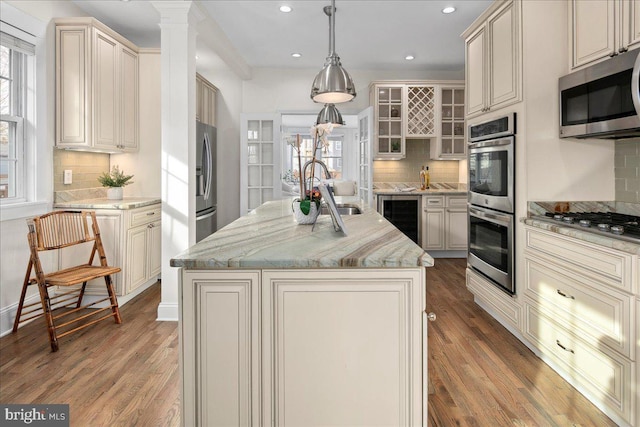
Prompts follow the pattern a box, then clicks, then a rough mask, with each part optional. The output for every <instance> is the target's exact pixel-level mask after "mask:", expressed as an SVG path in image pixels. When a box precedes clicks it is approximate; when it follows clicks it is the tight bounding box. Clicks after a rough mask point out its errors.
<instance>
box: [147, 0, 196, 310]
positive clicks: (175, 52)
mask: <svg viewBox="0 0 640 427" xmlns="http://www.w3.org/2000/svg"><path fill="white" fill-rule="evenodd" d="M152 4H153V6H154V7H155V8H156V9H157V10H158V11H159V12H160V29H161V54H160V62H161V111H162V113H161V117H162V123H161V127H162V157H161V161H162V165H161V180H162V297H161V301H160V305H159V306H158V320H178V269H177V268H174V267H171V266H170V265H169V261H170V260H171V258H173V257H174V256H175V255H177V254H179V253H180V252H182V251H184V250H185V249H187V248H188V247H189V246H191V245H193V244H194V243H195V197H193V196H192V195H195V174H194V173H192V172H193V171H194V170H195V162H196V158H195V138H196V133H195V132H196V82H195V78H196V59H195V56H196V23H197V22H198V20H200V19H202V15H201V14H200V13H199V11H198V10H197V7H196V6H195V5H194V4H193V2H191V1H155V2H152ZM140 78H142V79H144V76H142V75H141V76H140ZM141 108H144V105H142V106H141Z"/></svg>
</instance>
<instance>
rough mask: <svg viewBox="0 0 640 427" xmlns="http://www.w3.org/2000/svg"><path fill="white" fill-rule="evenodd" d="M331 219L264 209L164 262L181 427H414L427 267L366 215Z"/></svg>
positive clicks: (284, 207)
mask: <svg viewBox="0 0 640 427" xmlns="http://www.w3.org/2000/svg"><path fill="white" fill-rule="evenodd" d="M343 220H344V224H345V228H346V230H347V233H348V235H346V236H345V235H344V234H342V233H340V232H335V231H334V227H333V224H332V221H331V218H330V216H329V215H322V216H320V217H319V219H318V221H317V223H316V225H315V228H314V229H313V231H312V227H311V226H309V225H297V224H296V223H295V221H294V218H293V215H292V213H291V200H282V201H273V202H268V203H266V204H264V205H262V206H260V207H259V208H258V209H256V210H254V211H252V212H251V213H250V214H248V215H246V216H244V217H242V218H240V219H238V220H236V221H235V222H233V223H231V224H229V225H228V226H226V227H224V228H222V229H221V230H219V231H218V232H216V233H214V234H213V235H211V236H209V237H208V238H206V239H205V240H203V241H201V242H199V243H198V244H196V245H194V246H193V247H191V248H190V249H188V250H187V251H185V252H184V253H182V254H180V255H178V256H176V257H175V258H173V259H172V260H171V265H172V266H174V267H180V268H181V283H180V332H181V341H180V342H181V347H182V348H181V356H182V357H181V361H182V364H181V369H182V379H183V384H182V386H183V394H182V419H183V424H184V425H185V426H222V425H224V426H231V425H234V426H235V425H238V426H239V425H252V426H262V425H265V426H266V425H278V426H301V425H305V426H311V425H349V426H376V425H379V426H382V425H385V426H388V425H395V426H418V425H425V426H426V425H427V391H426V390H427V339H426V334H427V325H426V314H425V312H424V310H425V302H426V297H425V295H426V293H425V267H429V266H432V265H433V259H432V258H431V257H430V256H429V255H428V254H426V253H425V252H424V251H423V250H422V249H421V248H420V247H418V246H417V245H415V244H414V243H413V242H412V241H411V240H409V239H408V238H407V237H406V236H404V234H402V233H401V232H400V231H398V230H397V229H396V228H395V227H393V226H392V225H391V224H390V223H389V222H388V221H386V220H385V219H384V218H383V217H382V216H380V215H379V214H378V213H377V212H375V210H373V209H370V208H366V207H363V208H362V214H360V215H351V216H344V217H343Z"/></svg>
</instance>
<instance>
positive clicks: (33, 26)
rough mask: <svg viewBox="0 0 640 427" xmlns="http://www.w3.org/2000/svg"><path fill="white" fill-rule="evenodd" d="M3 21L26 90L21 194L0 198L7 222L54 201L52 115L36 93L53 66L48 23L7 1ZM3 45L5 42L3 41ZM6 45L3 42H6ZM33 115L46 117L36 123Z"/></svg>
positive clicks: (0, 26) (1, 6)
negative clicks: (20, 63)
mask: <svg viewBox="0 0 640 427" xmlns="http://www.w3.org/2000/svg"><path fill="white" fill-rule="evenodd" d="M0 12H1V13H2V21H0V31H1V32H3V33H4V34H6V35H8V36H9V38H11V37H13V38H15V39H17V40H18V42H17V44H16V45H15V46H16V50H17V51H21V52H23V53H24V57H25V61H24V67H23V71H24V73H23V74H22V79H23V81H22V89H23V90H24V91H25V92H24V93H23V95H24V98H23V99H24V104H23V105H21V108H22V111H23V120H22V141H23V150H21V155H22V158H21V160H22V167H23V169H22V175H21V179H20V180H19V181H21V183H20V185H21V186H22V187H21V190H22V197H20V198H17V197H16V198H11V199H8V198H2V199H0V221H1V222H4V221H10V220H15V219H21V218H26V217H30V216H35V215H41V214H43V213H45V212H47V211H50V210H51V208H52V200H53V180H52V175H51V174H52V172H53V153H52V147H53V145H52V140H51V137H50V135H51V133H50V129H51V127H50V125H49V121H48V120H46V117H48V116H49V115H50V114H53V112H52V110H51V108H50V106H49V103H47V102H45V100H44V99H42V100H41V101H39V100H38V99H37V98H36V93H42V94H43V96H45V98H46V96H48V93H49V91H48V90H47V87H49V86H50V84H51V79H50V73H49V72H48V71H49V70H50V69H51V67H52V66H53V64H52V62H51V60H50V59H49V55H48V52H49V50H50V48H49V44H48V43H47V40H50V38H49V35H48V26H47V23H44V22H42V21H39V20H37V19H36V18H34V17H32V16H30V15H28V14H26V13H24V12H22V11H21V10H19V9H16V8H15V7H13V6H11V5H9V4H7V3H6V2H1V3H0ZM3 44H4V43H3ZM5 45H6V44H5ZM36 117H41V118H45V119H43V120H40V121H39V124H38V125H37V126H36Z"/></svg>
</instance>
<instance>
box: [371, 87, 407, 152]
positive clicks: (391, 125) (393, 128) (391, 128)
mask: <svg viewBox="0 0 640 427" xmlns="http://www.w3.org/2000/svg"><path fill="white" fill-rule="evenodd" d="M370 97H371V102H372V105H373V106H374V112H373V113H374V125H373V126H374V127H373V131H374V138H373V147H374V149H373V156H374V159H403V158H404V157H405V139H404V138H405V126H404V122H403V120H402V118H403V117H404V116H405V114H406V95H405V91H404V84H401V83H391V84H380V85H378V84H374V85H372V86H371V93H370Z"/></svg>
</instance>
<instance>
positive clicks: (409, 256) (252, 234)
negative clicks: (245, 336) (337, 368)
mask: <svg viewBox="0 0 640 427" xmlns="http://www.w3.org/2000/svg"><path fill="white" fill-rule="evenodd" d="M342 220H343V221H344V224H345V228H346V230H347V235H346V236H345V235H344V234H343V233H341V232H336V231H334V229H333V223H332V221H331V217H330V216H329V215H321V216H319V217H318V220H317V222H316V225H315V228H314V230H313V231H311V228H312V226H311V225H298V224H297V223H296V222H295V220H294V217H293V213H292V211H291V199H284V200H276V201H271V202H267V203H265V204H263V205H262V206H260V207H258V208H257V209H255V210H253V211H252V212H250V213H249V214H247V215H245V216H243V217H241V218H239V219H237V220H236V221H234V222H232V223H231V224H229V225H227V226H226V227H224V228H222V229H220V230H218V231H217V232H216V233H214V234H212V235H211V236H209V237H207V238H206V239H204V240H202V241H201V242H199V243H196V244H195V245H194V246H192V247H191V248H189V249H187V250H186V251H184V252H182V253H180V254H178V255H176V256H175V257H174V258H173V259H171V266H172V267H183V268H186V269H225V268H275V269H278V268H351V267H353V268H363V267H364V268H406V267H417V266H424V267H431V266H433V258H431V256H430V255H429V254H427V253H426V252H425V251H424V250H423V249H422V248H420V247H419V246H418V245H417V244H415V243H414V242H413V241H412V240H411V239H409V238H408V237H406V236H405V235H404V234H403V233H402V232H400V231H399V230H398V229H397V228H395V227H394V226H393V225H392V224H391V223H390V222H388V221H387V220H386V219H384V218H383V217H382V216H381V215H380V214H378V213H377V212H376V211H375V210H374V209H371V208H368V207H365V206H363V207H362V214H360V215H351V216H342Z"/></svg>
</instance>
